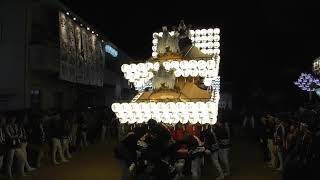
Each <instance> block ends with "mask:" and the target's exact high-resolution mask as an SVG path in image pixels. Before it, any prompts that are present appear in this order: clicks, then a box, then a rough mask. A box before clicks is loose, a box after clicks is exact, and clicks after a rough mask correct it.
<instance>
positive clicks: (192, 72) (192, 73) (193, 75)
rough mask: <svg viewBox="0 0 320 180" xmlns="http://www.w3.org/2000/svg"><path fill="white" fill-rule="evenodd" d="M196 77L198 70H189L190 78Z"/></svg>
mask: <svg viewBox="0 0 320 180" xmlns="http://www.w3.org/2000/svg"><path fill="white" fill-rule="evenodd" d="M198 75H199V70H198V69H193V70H191V76H192V77H197V76H198Z"/></svg>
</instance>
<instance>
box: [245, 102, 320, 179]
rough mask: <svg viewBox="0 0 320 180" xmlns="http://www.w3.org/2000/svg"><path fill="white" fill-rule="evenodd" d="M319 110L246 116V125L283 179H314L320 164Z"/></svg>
mask: <svg viewBox="0 0 320 180" xmlns="http://www.w3.org/2000/svg"><path fill="white" fill-rule="evenodd" d="M319 113H320V111H317V110H316V109H314V108H312V109H307V108H300V109H299V110H298V111H296V112H289V113H288V112H286V113H277V114H272V113H264V114H255V115H251V116H245V117H244V121H243V126H244V127H246V130H247V132H251V135H254V137H257V139H258V140H259V143H260V145H261V149H262V152H263V156H264V157H263V159H264V161H265V162H267V163H268V166H269V167H270V168H272V169H274V170H276V171H279V172H281V173H282V177H283V179H285V180H287V179H290V180H292V179H312V178H314V177H317V176H316V175H317V167H319V165H320V120H319Z"/></svg>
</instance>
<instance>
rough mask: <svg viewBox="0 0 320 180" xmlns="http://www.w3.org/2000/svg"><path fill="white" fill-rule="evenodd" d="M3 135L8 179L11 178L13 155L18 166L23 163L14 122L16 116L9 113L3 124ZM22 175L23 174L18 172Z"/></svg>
mask: <svg viewBox="0 0 320 180" xmlns="http://www.w3.org/2000/svg"><path fill="white" fill-rule="evenodd" d="M5 137H6V143H7V147H8V149H7V152H6V158H5V159H6V174H7V176H8V178H9V179H13V176H12V171H11V168H12V165H13V160H14V156H15V155H16V157H17V162H18V167H21V166H23V165H24V160H25V159H24V157H23V153H22V150H21V143H20V139H19V128H18V126H17V124H16V117H15V116H13V115H10V116H9V118H8V122H7V124H6V126H5ZM20 175H24V174H20Z"/></svg>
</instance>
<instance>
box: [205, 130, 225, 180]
mask: <svg viewBox="0 0 320 180" xmlns="http://www.w3.org/2000/svg"><path fill="white" fill-rule="evenodd" d="M202 135H203V139H204V144H205V147H206V149H207V150H208V151H209V153H210V159H211V161H212V164H213V165H214V166H215V167H216V169H217V171H218V173H219V175H218V177H217V178H216V180H221V179H224V174H223V170H222V168H221V165H220V162H219V154H218V152H219V143H218V139H217V137H216V134H215V132H214V131H213V128H212V127H210V128H207V129H204V131H203V132H202Z"/></svg>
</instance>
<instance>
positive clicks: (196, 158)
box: [183, 133, 205, 180]
mask: <svg viewBox="0 0 320 180" xmlns="http://www.w3.org/2000/svg"><path fill="white" fill-rule="evenodd" d="M183 142H184V144H186V145H187V147H188V154H189V160H190V161H191V175H192V179H193V180H198V179H200V177H201V165H202V162H203V155H204V151H205V148H204V147H203V143H202V142H201V141H200V140H199V138H198V137H197V136H195V135H191V134H188V133H186V136H185V137H184V141H183Z"/></svg>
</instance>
